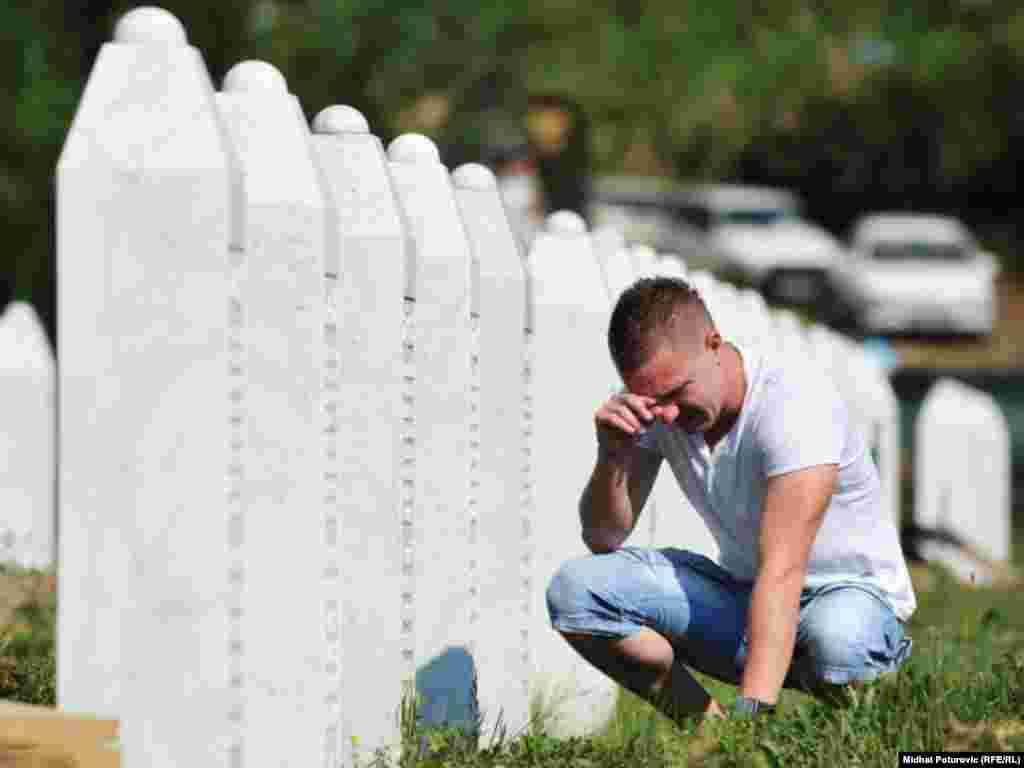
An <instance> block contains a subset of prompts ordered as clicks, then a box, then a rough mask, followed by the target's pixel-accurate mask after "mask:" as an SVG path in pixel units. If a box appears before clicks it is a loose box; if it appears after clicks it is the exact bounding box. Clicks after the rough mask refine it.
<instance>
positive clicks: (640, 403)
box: [616, 393, 656, 421]
mask: <svg viewBox="0 0 1024 768" xmlns="http://www.w3.org/2000/svg"><path fill="white" fill-rule="evenodd" d="M616 399H617V401H618V402H620V403H625V405H626V406H627V407H628V408H629V409H630V411H631V412H632V413H635V414H637V415H638V416H639V417H640V418H642V419H643V420H644V421H652V420H653V419H654V414H653V413H651V409H650V408H649V407H648V406H649V405H653V404H654V403H655V402H656V401H655V400H654V399H653V398H649V397H644V396H642V395H632V394H629V393H626V394H623V395H620V396H619V397H618V398H616ZM648 401H650V402H648Z"/></svg>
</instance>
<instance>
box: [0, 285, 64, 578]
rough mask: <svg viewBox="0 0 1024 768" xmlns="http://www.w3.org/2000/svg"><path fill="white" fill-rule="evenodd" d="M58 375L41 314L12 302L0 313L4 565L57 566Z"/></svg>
mask: <svg viewBox="0 0 1024 768" xmlns="http://www.w3.org/2000/svg"><path fill="white" fill-rule="evenodd" d="M55 378H56V366H55V364H54V359H53V353H52V352H51V351H50V342H49V340H48V339H47V337H46V331H45V330H44V328H43V326H42V323H41V322H40V321H39V316H38V315H37V314H36V312H35V310H34V309H33V308H32V306H31V305H30V304H26V303H24V302H21V301H14V302H11V303H10V304H8V305H7V307H6V309H4V310H3V314H0V403H2V405H0V408H2V413H3V417H2V424H3V426H2V428H0V510H3V512H2V513H0V564H3V563H13V564H15V565H18V566H20V567H22V568H42V569H45V568H50V567H52V566H53V565H54V561H55V547H56V540H55V534H56V522H57V510H56V506H55V499H54V483H55V481H56V477H55V471H54V466H55V464H54V462H55V458H56V452H55V445H56V440H57V436H56V419H55V407H56V402H55V389H54V385H55Z"/></svg>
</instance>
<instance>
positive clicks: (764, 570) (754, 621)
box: [740, 464, 839, 704]
mask: <svg viewBox="0 0 1024 768" xmlns="http://www.w3.org/2000/svg"><path fill="white" fill-rule="evenodd" d="M838 472H839V469H838V467H837V466H836V465H835V464H822V465H819V466H815V467H808V468H807V469H801V470H797V471H796V472H789V473H787V474H785V475H778V476H776V477H772V478H769V480H768V484H767V489H766V492H765V498H764V510H763V513H762V516H761V543H760V555H761V557H760V561H761V562H760V568H759V570H758V573H757V579H756V581H755V582H754V592H753V595H752V597H751V601H750V615H749V633H750V636H749V641H748V642H749V648H748V651H747V663H746V666H745V668H744V670H743V680H742V683H741V686H740V693H741V694H742V695H743V696H747V697H750V698H755V699H759V700H760V701H764V702H767V703H771V704H773V703H775V701H776V700H777V699H778V696H779V690H780V689H781V688H782V683H783V681H784V680H785V678H786V671H787V670H788V669H789V665H790V662H791V661H792V658H793V648H794V646H795V644H796V627H797V622H798V621H799V618H800V591H801V590H802V588H803V583H804V578H805V576H806V574H807V562H808V560H809V559H810V554H811V545H812V544H813V543H814V538H815V536H817V533H818V529H819V528H820V527H821V521H822V520H823V519H824V516H825V510H826V509H828V504H829V500H830V499H831V498H832V492H833V489H834V488H835V483H836V477H837V475H838Z"/></svg>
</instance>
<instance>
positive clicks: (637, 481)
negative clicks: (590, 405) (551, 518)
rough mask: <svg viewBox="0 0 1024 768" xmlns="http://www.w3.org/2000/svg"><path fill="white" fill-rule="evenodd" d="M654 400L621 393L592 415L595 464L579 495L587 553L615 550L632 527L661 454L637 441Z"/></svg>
mask: <svg viewBox="0 0 1024 768" xmlns="http://www.w3.org/2000/svg"><path fill="white" fill-rule="evenodd" d="M654 402H655V401H654V399H653V398H650V397H644V396H642V395H634V394H631V393H628V392H622V393H619V394H617V395H614V396H613V397H611V398H610V399H609V400H608V401H607V402H605V403H604V404H602V405H601V407H600V408H598V409H597V412H596V413H595V414H594V427H595V431H596V433H597V463H596V465H595V466H594V471H593V472H592V473H591V476H590V481H589V482H588V483H587V487H586V488H584V489H583V495H582V496H581V498H580V505H579V511H580V523H581V524H582V526H583V541H584V542H585V543H586V545H587V547H588V548H589V549H590V551H591V552H594V553H600V552H611V551H613V550H615V549H618V547H620V546H621V545H622V542H624V541H625V540H626V538H627V537H628V536H629V534H630V533H631V532H632V531H633V528H634V527H635V526H636V522H637V520H638V519H639V517H640V512H641V511H642V510H643V507H644V504H645V503H646V501H647V496H648V495H649V494H650V492H651V487H652V486H653V485H654V478H655V477H656V476H657V474H658V466H659V464H660V463H661V457H660V456H659V455H658V454H657V453H655V452H654V451H650V450H647V449H645V448H641V447H639V446H638V445H637V440H638V439H639V438H640V436H641V435H642V434H643V433H644V432H645V431H646V430H647V427H648V426H649V425H652V424H653V423H654V414H653V413H652V412H651V411H650V406H651V405H653V404H654Z"/></svg>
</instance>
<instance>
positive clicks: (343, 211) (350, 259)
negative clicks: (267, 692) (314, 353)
mask: <svg viewBox="0 0 1024 768" xmlns="http://www.w3.org/2000/svg"><path fill="white" fill-rule="evenodd" d="M313 131H314V136H313V148H314V152H315V157H316V159H317V162H318V164H319V168H320V171H321V173H322V175H323V183H324V186H325V187H326V189H327V191H328V195H327V197H328V200H329V204H330V217H329V228H328V240H329V244H330V246H329V250H328V254H329V258H328V274H327V280H326V285H325V300H326V311H327V318H326V320H327V323H326V326H325V343H326V347H327V355H328V357H327V368H326V371H325V374H326V375H325V378H324V382H323V389H324V401H323V409H324V415H325V427H324V433H323V439H324V440H325V443H326V447H327V456H328V467H327V474H326V475H325V477H326V479H327V487H326V489H325V501H326V503H327V505H328V508H329V511H328V517H327V518H326V520H325V521H324V536H325V539H326V545H327V547H328V551H329V552H331V553H332V554H333V555H334V556H335V557H336V558H337V559H336V562H335V563H334V565H335V566H336V567H337V573H332V574H331V576H332V581H333V583H334V589H335V590H336V592H335V598H334V600H333V601H331V602H329V604H328V606H327V607H328V610H329V624H328V628H327V630H328V631H327V634H326V636H325V640H326V641H327V642H328V645H329V648H330V653H329V656H330V657H331V658H334V657H340V658H339V659H338V664H339V666H338V667H332V668H331V669H332V671H333V672H334V676H335V679H336V681H337V682H336V687H335V691H336V693H337V695H338V696H339V697H340V704H338V705H337V706H338V707H340V711H341V714H342V718H341V734H340V749H341V750H342V752H343V754H345V755H346V756H351V757H352V758H353V759H354V758H356V757H358V756H360V755H369V754H372V752H373V751H374V750H376V749H378V748H382V747H386V746H390V745H394V744H395V743H396V741H397V738H398V732H397V728H396V725H397V722H398V720H397V712H396V709H397V706H398V704H399V701H400V695H401V692H402V684H403V682H406V681H409V680H411V678H412V675H413V667H412V660H413V649H412V647H411V645H409V643H411V638H410V637H406V636H405V635H403V634H401V632H400V629H401V626H402V620H403V615H404V616H405V618H406V619H407V620H411V618H412V610H413V601H414V599H416V597H417V595H416V591H415V583H414V580H413V574H412V571H411V567H410V568H409V569H407V570H406V571H405V572H403V570H402V562H401V553H402V550H401V546H402V544H401V538H400V537H401V533H400V532H401V529H402V525H401V523H402V520H403V519H405V520H407V522H408V524H409V526H407V527H411V524H412V520H413V517H412V499H413V496H412V491H413V489H412V484H413V480H412V474H411V470H412V467H405V468H402V469H403V470H404V474H403V471H400V461H401V457H402V456H403V452H402V444H401V442H400V440H401V438H402V436H403V434H404V435H405V436H406V437H407V438H408V439H412V432H403V429H405V428H406V427H407V426H409V425H408V423H407V422H412V421H413V420H414V413H415V411H414V401H413V393H412V392H411V391H407V392H403V387H402V382H403V376H404V375H406V374H408V375H410V376H411V375H412V369H411V368H410V370H409V371H405V370H403V367H402V366H403V362H402V361H403V343H404V341H405V337H404V330H403V329H404V323H405V313H404V309H403V302H404V293H405V286H406V282H407V280H408V275H409V274H410V272H411V269H410V261H411V259H412V251H411V249H410V248H409V247H408V233H407V232H406V230H405V228H404V224H403V220H402V216H401V210H400V208H399V206H398V202H397V199H396V197H395V191H394V188H393V185H392V183H391V177H390V172H389V170H388V161H387V157H386V155H385V153H384V147H383V145H382V144H381V141H380V139H378V138H377V137H376V136H374V135H372V134H371V133H370V128H369V125H368V124H367V122H366V119H365V118H364V117H363V115H362V114H360V113H359V112H358V111H357V110H355V109H353V108H352V107H348V106H344V105H335V106H331V107H327V108H326V109H324V110H322V111H321V112H320V113H319V114H318V115H317V116H316V118H315V119H314V121H313ZM403 516H404V518H403ZM403 611H404V614H403ZM352 737H356V738H357V739H358V745H357V744H353V742H352ZM330 743H332V744H333V743H335V742H334V739H333V735H332V738H331V739H330ZM350 749H351V751H352V752H351V755H349V750H350Z"/></svg>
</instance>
